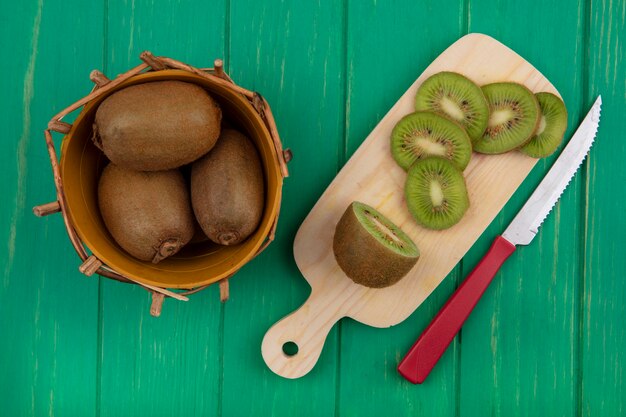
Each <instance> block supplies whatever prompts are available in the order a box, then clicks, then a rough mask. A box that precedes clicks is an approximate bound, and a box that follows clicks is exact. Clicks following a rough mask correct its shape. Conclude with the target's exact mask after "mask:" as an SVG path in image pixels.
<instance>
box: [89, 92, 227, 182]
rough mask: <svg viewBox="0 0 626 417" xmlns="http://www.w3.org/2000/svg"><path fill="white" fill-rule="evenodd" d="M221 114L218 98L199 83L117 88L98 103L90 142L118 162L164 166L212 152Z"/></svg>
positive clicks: (152, 167)
mask: <svg viewBox="0 0 626 417" xmlns="http://www.w3.org/2000/svg"><path fill="white" fill-rule="evenodd" d="M221 118H222V112H221V110H220V107H219V105H218V104H217V102H216V101H215V100H214V99H213V98H212V97H211V96H210V95H209V94H208V93H207V92H206V91H205V90H204V89H203V88H202V87H200V86H198V85H195V84H191V83H186V82H181V81H158V82H150V83H144V84H139V85H133V86H130V87H126V88H124V89H122V90H119V91H117V92H115V93H113V94H112V95H110V96H109V97H107V98H106V99H105V100H104V101H103V102H102V103H101V104H100V106H99V107H98V110H96V118H95V123H94V135H93V140H94V143H95V144H96V146H98V147H99V148H100V149H101V150H102V151H103V152H104V154H105V155H106V156H107V157H108V158H109V160H111V162H113V163H114V164H116V165H118V166H121V167H125V168H129V169H134V170H137V171H160V170H168V169H172V168H178V167H180V166H181V165H184V164H188V163H190V162H192V161H194V160H196V159H198V158H200V157H201V156H202V155H204V154H206V153H207V152H208V151H209V150H211V148H212V147H213V145H214V144H215V141H216V140H217V138H218V136H219V134H220V121H221Z"/></svg>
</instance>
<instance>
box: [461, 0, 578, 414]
mask: <svg viewBox="0 0 626 417" xmlns="http://www.w3.org/2000/svg"><path fill="white" fill-rule="evenodd" d="M583 10H584V7H583V5H582V4H581V3H579V2H578V1H574V0H570V1H567V2H540V1H533V2H530V3H529V2H522V3H513V2H508V1H499V2H493V3H488V2H478V1H477V2H474V1H470V4H469V16H470V21H469V22H470V24H469V29H470V31H477V32H483V33H486V34H488V35H492V36H494V37H495V38H496V39H498V40H500V41H501V42H503V43H505V44H506V45H508V46H509V47H511V48H512V49H513V50H515V51H516V52H518V53H519V54H520V55H521V56H523V57H524V58H526V59H527V60H528V61H529V62H530V63H531V64H533V65H534V66H535V67H536V68H537V69H539V71H541V72H542V73H543V74H544V75H545V76H546V77H547V78H548V79H549V80H550V81H551V82H552V83H553V84H554V85H555V87H556V88H557V89H558V90H559V91H560V92H561V94H562V96H563V98H564V100H565V103H566V105H567V108H568V110H569V126H568V131H567V133H566V139H567V138H569V137H570V135H571V134H572V133H573V131H574V129H575V127H576V126H577V125H578V123H579V121H580V116H581V112H580V108H581V88H582V80H583V72H582V66H583V62H582V54H583V49H582V47H581V45H582V44H583V38H582V33H583V23H584V18H583ZM511 16H517V18H515V19H511V18H510V17H511ZM555 20H558V27H559V29H558V30H552V31H546V30H545V28H546V27H550V26H553V25H554V22H555ZM564 62H567V63H568V64H567V65H564ZM556 156H557V155H553V156H552V157H550V158H548V159H546V160H541V161H539V163H538V164H537V166H536V167H535V169H534V170H533V171H532V172H531V174H530V175H529V176H528V178H527V179H526V181H525V182H524V183H523V184H522V185H521V186H520V188H519V189H518V191H517V192H516V194H515V195H514V196H513V198H512V199H511V200H510V201H509V203H508V204H507V205H506V207H505V208H504V209H503V211H502V212H501V213H500V215H499V216H498V217H497V218H496V220H495V221H494V222H493V223H492V224H491V226H490V227H489V228H488V229H487V230H486V231H485V233H484V234H483V235H482V237H481V238H480V240H479V241H478V243H477V244H476V245H475V246H474V247H473V248H472V250H470V252H469V253H468V255H467V256H466V257H465V259H464V264H463V265H464V268H463V274H464V276H466V275H467V274H468V273H469V272H470V271H471V269H472V268H473V267H474V265H475V264H476V263H477V262H478V260H479V259H480V258H481V257H482V256H483V255H484V254H485V252H486V250H487V249H488V247H489V245H490V244H491V241H492V240H493V238H494V237H495V236H496V235H497V234H500V233H502V232H503V231H504V229H505V228H506V226H507V225H508V223H509V221H510V220H511V219H512V218H513V216H514V215H515V214H516V213H517V211H518V210H519V209H520V208H521V206H522V205H523V203H524V201H525V200H526V199H527V198H528V197H529V196H530V194H531V193H532V191H533V190H534V189H535V187H536V186H537V185H538V183H539V182H540V180H541V178H542V177H543V175H544V174H545V173H546V172H547V170H548V168H549V167H550V165H551V164H552V163H553V161H554V159H555V158H556ZM581 187H582V185H581V181H580V176H578V177H577V178H575V179H574V181H572V183H570V186H569V188H568V189H567V190H566V191H565V193H564V195H563V197H562V198H561V201H560V202H559V203H558V204H557V206H556V207H555V209H554V210H553V212H552V213H551V214H550V216H548V218H547V219H546V221H545V223H544V224H543V226H542V227H541V230H540V233H539V235H538V236H537V238H536V239H535V240H534V241H533V242H532V244H531V245H530V246H527V247H520V248H518V250H517V252H516V253H515V254H513V256H512V257H511V258H510V259H509V260H508V261H507V263H506V264H505V265H504V267H503V268H502V269H501V271H500V273H499V274H498V275H497V276H496V278H495V280H494V282H493V284H492V285H491V287H490V288H489V289H488V290H487V291H486V293H485V295H484V296H483V299H482V300H481V302H480V303H479V304H478V306H477V307H476V309H475V310H474V312H473V313H472V316H470V318H469V320H468V321H467V322H466V324H465V326H464V327H463V330H462V341H463V342H462V347H461V358H462V360H461V386H460V407H459V409H460V414H461V415H462V416H474V415H477V414H479V413H482V415H485V414H491V415H505V416H518V415H519V416H528V415H555V416H556V415H573V414H574V413H575V411H576V384H577V352H578V348H577V346H578V343H577V340H578V323H579V321H578V314H577V299H578V296H579V285H580V279H581V271H580V267H579V266H580V264H581V258H580V252H581V242H580V239H579V236H580V234H581V231H582V228H581V224H580V216H581V212H580V207H582V205H583V198H584V193H583V190H582V188H581ZM473 203H474V204H480V202H473Z"/></svg>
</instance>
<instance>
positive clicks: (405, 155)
mask: <svg viewBox="0 0 626 417" xmlns="http://www.w3.org/2000/svg"><path fill="white" fill-rule="evenodd" d="M391 155H392V156H393V158H394V159H395V160H396V162H397V163H398V165H400V166H401V167H402V168H404V169H405V170H408V169H409V168H410V167H411V165H413V164H414V163H415V161H417V160H420V159H423V158H426V157H428V156H432V155H436V156H441V157H444V158H446V159H449V160H450V161H452V163H454V165H456V166H457V167H458V168H459V169H460V170H463V169H465V167H466V166H467V164H468V163H469V161H470V158H471V156H472V143H471V141H470V138H469V137H468V136H467V133H466V132H465V131H464V130H463V129H462V128H461V127H460V126H459V125H458V124H456V123H454V122H452V121H450V120H448V119H446V118H444V117H442V116H438V115H436V114H434V113H431V112H423V111H422V112H415V113H411V114H409V115H407V116H405V117H403V118H402V119H400V121H399V122H398V123H397V124H396V126H395V127H394V128H393V131H392V132H391Z"/></svg>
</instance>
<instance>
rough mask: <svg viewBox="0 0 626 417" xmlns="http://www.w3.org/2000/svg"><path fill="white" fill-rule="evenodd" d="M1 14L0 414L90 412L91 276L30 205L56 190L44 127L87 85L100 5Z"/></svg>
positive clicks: (20, 6) (18, 8) (51, 221)
mask: <svg viewBox="0 0 626 417" xmlns="http://www.w3.org/2000/svg"><path fill="white" fill-rule="evenodd" d="M0 15H1V16H2V18H1V21H2V23H1V24H0V42H1V46H0V49H1V50H2V53H3V54H5V56H6V57H7V59H9V60H10V64H9V65H8V66H6V65H5V68H4V74H3V77H2V78H1V79H0V90H1V91H2V92H3V93H2V95H3V98H2V102H3V105H2V112H0V123H1V124H2V126H3V135H4V140H3V141H2V145H1V146H2V152H0V170H1V171H0V173H1V174H2V178H3V180H2V185H1V186H0V187H1V193H2V195H3V197H4V198H3V203H2V205H0V236H1V238H0V239H1V242H2V245H3V248H2V250H1V251H0V275H1V278H0V333H1V334H2V337H1V340H2V341H1V342H0V369H2V372H0V402H1V403H2V411H0V414H2V415H6V416H22V415H85V416H89V415H94V414H95V412H96V407H95V391H94V389H93V388H94V384H95V380H96V365H95V363H96V361H95V359H96V351H97V346H96V340H97V338H96V331H95V329H96V322H97V303H98V301H97V300H98V286H97V281H94V280H88V279H85V278H84V276H83V275H81V274H80V273H79V272H78V265H79V258H78V257H77V256H76V253H75V252H74V250H73V249H72V247H71V245H70V244H69V240H68V239H67V235H66V233H65V228H64V226H63V220H62V218H61V216H60V215H59V214H56V215H52V216H49V217H47V218H43V219H38V218H35V217H34V216H33V215H32V212H31V208H32V207H33V206H35V205H37V204H42V203H47V202H50V201H53V200H55V198H56V196H55V192H54V185H53V181H52V175H51V169H50V162H49V159H48V153H47V151H46V146H45V143H44V140H43V129H44V128H45V127H46V125H47V123H48V121H49V120H50V118H51V117H52V115H54V114H55V113H57V112H58V111H60V110H61V109H63V108H64V107H66V106H68V105H69V104H71V103H73V102H74V101H75V100H77V99H78V98H80V97H81V96H82V94H83V92H84V91H89V88H91V85H90V84H91V82H90V81H89V79H88V77H87V76H88V74H89V70H90V69H91V67H90V66H91V65H93V64H94V63H96V64H98V63H100V62H101V57H102V53H101V50H102V24H101V22H102V5H101V3H100V4H98V3H97V2H96V3H95V4H91V5H88V4H87V3H85V2H81V1H76V0H69V1H65V2H59V1H52V2H45V4H44V2H43V1H31V2H20V3H15V4H9V3H7V2H3V3H2V5H1V6H0ZM69 22H71V24H70V23H69ZM86 39H88V40H89V43H87V42H85V40H86ZM56 140H57V143H60V136H56ZM4 245H6V246H4ZM76 317H80V318H81V320H80V321H77V320H76Z"/></svg>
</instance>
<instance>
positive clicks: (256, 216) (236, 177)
mask: <svg viewBox="0 0 626 417" xmlns="http://www.w3.org/2000/svg"><path fill="white" fill-rule="evenodd" d="M264 201H265V186H264V181H263V171H262V169H261V160H260V159H259V155H258V153H257V150H256V148H255V146H254V144H253V143H252V142H251V141H250V139H248V138H247V137H246V136H244V135H243V134H242V133H240V132H238V131H236V130H233V129H224V130H223V131H222V134H221V135H220V137H219V139H218V140H217V144H216V145H215V147H214V148H213V149H212V150H211V152H209V153H208V154H207V155H205V156H204V157H202V158H201V159H199V160H198V161H196V162H194V163H193V165H192V167H191V203H192V207H193V211H194V213H195V215H196V219H197V220H198V223H199V224H200V227H202V230H203V231H204V233H205V234H206V235H207V236H208V237H209V239H211V240H212V241H213V242H215V243H219V244H221V245H227V246H228V245H235V244H237V243H240V242H243V241H244V240H245V239H246V238H248V236H250V235H251V234H252V233H253V232H254V231H255V230H256V228H257V227H258V225H259V223H260V221H261V217H262V215H263V207H264Z"/></svg>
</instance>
